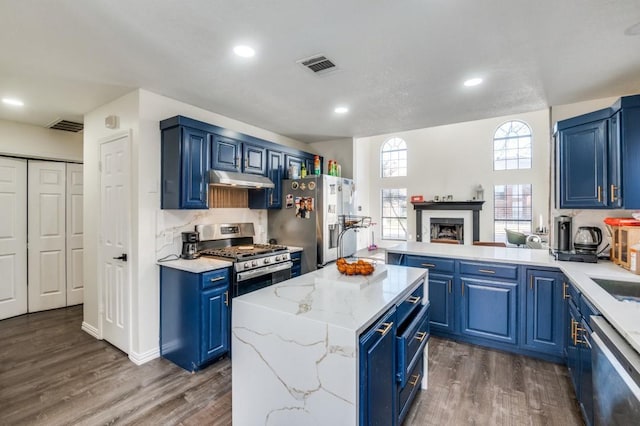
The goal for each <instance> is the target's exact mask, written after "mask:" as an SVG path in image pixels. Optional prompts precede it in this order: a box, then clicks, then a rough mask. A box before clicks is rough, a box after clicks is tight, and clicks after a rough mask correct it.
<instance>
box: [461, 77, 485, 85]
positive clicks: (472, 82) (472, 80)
mask: <svg viewBox="0 0 640 426" xmlns="http://www.w3.org/2000/svg"><path fill="white" fill-rule="evenodd" d="M480 83H482V79H481V78H470V79H469V80H467V81H465V82H464V85H465V86H467V87H473V86H477V85H478V84H480Z"/></svg>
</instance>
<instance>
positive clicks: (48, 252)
mask: <svg viewBox="0 0 640 426" xmlns="http://www.w3.org/2000/svg"><path fill="white" fill-rule="evenodd" d="M28 169H29V188H28V197H29V198H28V201H29V209H28V210H29V212H28V215H27V216H28V227H29V246H28V253H29V312H35V311H42V310H45V309H53V308H60V307H63V306H65V305H66V304H67V285H66V231H65V228H66V220H65V205H66V203H65V192H66V184H65V180H66V170H65V164H64V163H57V162H53V161H29V162H28Z"/></svg>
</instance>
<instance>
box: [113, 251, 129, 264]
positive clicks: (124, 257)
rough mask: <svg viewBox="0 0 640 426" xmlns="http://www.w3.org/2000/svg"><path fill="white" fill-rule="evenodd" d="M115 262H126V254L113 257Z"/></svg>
mask: <svg viewBox="0 0 640 426" xmlns="http://www.w3.org/2000/svg"><path fill="white" fill-rule="evenodd" d="M114 259H115V260H122V261H123V262H126V261H127V253H122V256H118V257H114Z"/></svg>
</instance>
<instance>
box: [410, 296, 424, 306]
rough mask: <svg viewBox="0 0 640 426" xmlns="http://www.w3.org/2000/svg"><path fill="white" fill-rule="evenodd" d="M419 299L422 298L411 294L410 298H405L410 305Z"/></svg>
mask: <svg viewBox="0 0 640 426" xmlns="http://www.w3.org/2000/svg"><path fill="white" fill-rule="evenodd" d="M420 299H422V297H420V296H411V297H410V298H408V299H407V302H409V303H411V304H412V305H415V304H416V303H418V302H419V301H420Z"/></svg>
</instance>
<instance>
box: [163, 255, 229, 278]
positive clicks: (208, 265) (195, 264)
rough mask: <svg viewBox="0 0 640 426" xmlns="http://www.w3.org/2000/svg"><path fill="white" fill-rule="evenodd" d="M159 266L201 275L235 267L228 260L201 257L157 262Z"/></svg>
mask: <svg viewBox="0 0 640 426" xmlns="http://www.w3.org/2000/svg"><path fill="white" fill-rule="evenodd" d="M156 264H157V265H159V266H167V267H169V268H173V269H179V270H181V271H187V272H193V273H194V274H201V273H203V272H209V271H215V270H216V269H223V268H229V267H231V266H233V263H232V262H228V261H226V260H219V259H212V258H210V257H199V258H197V259H178V260H168V261H165V262H159V261H156Z"/></svg>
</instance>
